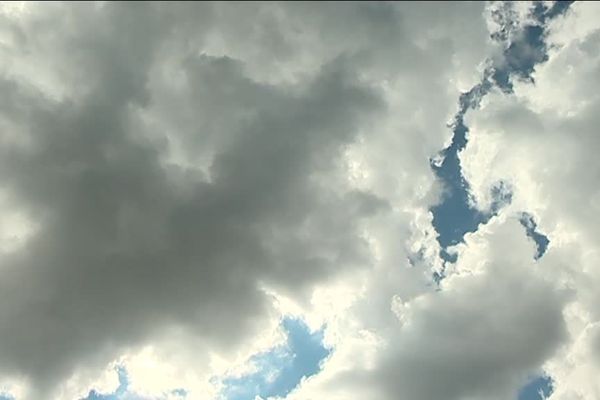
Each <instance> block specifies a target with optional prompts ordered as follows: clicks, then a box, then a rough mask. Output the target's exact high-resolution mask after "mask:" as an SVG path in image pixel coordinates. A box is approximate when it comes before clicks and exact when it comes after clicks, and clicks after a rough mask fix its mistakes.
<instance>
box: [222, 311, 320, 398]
mask: <svg viewBox="0 0 600 400" xmlns="http://www.w3.org/2000/svg"><path fill="white" fill-rule="evenodd" d="M282 326H283V329H284V331H285V332H286V334H287V342H286V344H285V345H284V346H281V347H277V348H274V349H272V350H270V351H268V352H266V353H262V354H257V355H255V356H253V357H252V359H251V360H250V361H251V362H252V363H253V364H254V365H255V367H256V369H257V370H256V372H254V373H252V374H250V375H245V376H242V377H239V378H229V379H225V380H224V381H223V384H224V385H225V389H224V391H223V396H224V398H226V399H227V400H254V398H255V397H256V396H260V397H262V398H265V399H266V398H269V397H273V396H281V397H283V396H285V395H287V394H288V393H289V392H291V391H292V390H293V389H294V388H295V387H296V386H298V384H299V383H300V382H301V381H302V379H303V378H305V377H309V376H312V375H314V374H316V373H318V372H319V371H320V369H321V362H322V361H323V360H324V359H325V358H326V357H327V356H328V355H329V354H330V352H331V350H330V349H327V348H326V347H324V346H323V330H322V329H321V330H319V331H317V332H314V333H311V332H310V329H309V328H308V326H307V325H306V324H305V323H304V322H303V321H302V320H300V319H294V318H284V319H283V321H282Z"/></svg>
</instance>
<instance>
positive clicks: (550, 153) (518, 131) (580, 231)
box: [461, 2, 600, 400]
mask: <svg viewBox="0 0 600 400" xmlns="http://www.w3.org/2000/svg"><path fill="white" fill-rule="evenodd" d="M599 16H600V7H598V6H597V5H596V4H595V3H586V2H583V3H575V4H574V5H572V7H571V8H570V9H569V12H568V13H567V14H566V15H565V16H563V17H559V18H557V19H556V20H554V21H553V22H552V24H551V26H550V29H549V32H550V33H549V35H548V39H547V40H548V42H549V44H550V50H549V54H548V55H549V60H548V61H547V62H546V63H543V64H540V65H539V66H537V67H536V69H535V72H534V74H533V78H534V79H535V84H528V83H524V82H520V83H517V84H516V85H515V93H514V95H506V94H501V93H499V92H495V93H493V94H491V95H490V96H489V97H488V98H487V99H486V102H485V104H484V105H483V107H482V109H481V110H477V111H474V112H472V113H470V114H469V115H468V125H469V126H470V127H471V137H470V142H469V146H468V147H467V149H466V150H465V151H464V153H463V154H462V155H461V160H462V164H463V167H464V171H465V174H466V176H467V178H468V179H469V181H470V182H471V183H472V189H473V192H474V195H475V197H476V199H477V201H478V204H479V205H480V206H481V207H483V208H485V207H486V206H487V205H488V204H489V198H488V197H487V194H486V193H488V190H489V188H490V186H491V185H492V184H493V183H494V182H496V181H498V180H500V179H503V180H506V181H508V182H509V183H510V184H511V186H512V187H513V189H514V195H513V202H512V205H511V206H510V207H509V208H508V209H507V210H506V211H505V212H506V213H511V212H519V211H528V212H532V214H533V215H534V216H535V218H536V220H537V221H538V222H539V227H540V230H541V231H542V232H544V233H545V234H546V235H547V236H548V237H549V238H550V248H549V251H548V253H547V255H546V256H544V258H543V259H542V260H541V261H540V266H541V268H543V270H544V271H545V274H546V275H547V276H549V277H551V279H552V280H553V281H554V282H555V285H556V286H562V287H565V288H568V289H569V290H570V291H571V293H572V295H571V296H572V298H571V303H570V305H569V307H568V308H566V309H565V316H566V321H567V328H568V332H569V339H568V341H567V342H566V343H565V345H564V347H563V348H562V349H561V351H560V353H559V354H558V355H557V356H556V357H555V358H553V359H552V360H550V361H549V362H548V363H547V364H546V369H547V371H548V372H549V373H550V374H551V376H552V378H553V379H554V380H555V385H554V386H555V392H554V394H553V395H552V396H551V397H550V398H551V399H553V400H559V399H595V398H598V395H599V393H600V387H599V386H598V380H597V379H595V378H592V376H597V375H598V373H599V372H600V371H599V370H598V368H599V367H598V365H599V364H598V360H599V358H598V352H597V350H596V349H597V346H598V345H597V343H598V339H597V336H596V333H595V332H596V326H597V323H598V318H599V317H600V314H599V312H600V309H599V308H598V290H597V284H598V279H599V278H600V274H599V271H598V268H597V265H598V260H599V251H600V249H599V248H598V244H597V237H598V234H599V233H600V232H599V231H598V224H597V223H596V221H597V215H598V212H599V211H600V204H599V203H598V200H597V199H598V198H600V191H599V189H598V184H597V183H598V176H600V175H598V174H599V173H600V164H599V163H598V162H597V161H596V160H597V159H598V157H597V154H596V153H597V149H598V148H600V142H599V141H598V135H597V126H598V122H599V121H598V113H597V111H596V110H597V108H598V105H599V101H600V98H599V97H598V87H599V83H600V82H599V81H598V71H599V67H600V47H599V46H598V45H597V43H598V40H597V38H598V37H599V36H598V35H600V27H599V26H598V24H597V21H598V17H599Z"/></svg>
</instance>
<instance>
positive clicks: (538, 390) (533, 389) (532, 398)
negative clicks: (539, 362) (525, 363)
mask: <svg viewBox="0 0 600 400" xmlns="http://www.w3.org/2000/svg"><path fill="white" fill-rule="evenodd" d="M550 394H552V379H550V378H549V377H547V376H538V377H536V378H534V379H532V380H531V381H530V382H529V383H528V384H526V385H525V386H523V388H521V390H520V391H519V397H518V400H542V399H545V398H547V397H548V396H550Z"/></svg>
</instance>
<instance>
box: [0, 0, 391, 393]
mask: <svg viewBox="0 0 600 400" xmlns="http://www.w3.org/2000/svg"><path fill="white" fill-rule="evenodd" d="M40 7H48V9H47V10H45V11H47V14H45V15H41V14H44V13H36V14H35V18H31V19H29V20H16V21H11V24H13V25H12V28H13V29H14V30H15V31H16V32H18V33H19V34H18V35H17V36H18V38H19V45H20V46H21V47H19V48H18V49H17V48H15V49H14V52H15V54H13V56H14V57H15V58H18V57H19V56H22V57H27V56H28V53H29V52H32V53H37V54H38V55H40V61H47V62H48V64H46V65H41V64H39V65H35V66H32V67H33V68H35V69H40V71H41V72H40V75H39V76H36V75H33V76H28V75H26V76H18V74H4V76H3V77H2V82H1V87H2V102H1V107H0V116H1V119H2V121H3V123H5V124H6V126H11V127H14V128H15V130H14V131H12V132H9V131H7V132H5V133H4V134H3V141H2V144H1V146H0V160H1V161H0V164H1V165H0V170H1V172H0V179H1V181H2V189H3V191H4V192H6V193H7V196H8V197H10V199H12V204H13V205H14V209H18V210H19V212H21V213H23V214H25V215H27V216H28V218H29V219H30V220H32V221H34V223H35V225H36V230H35V233H33V234H32V236H31V237H30V238H28V239H27V241H26V243H25V244H24V245H23V246H21V247H20V248H18V249H17V250H15V251H13V252H10V253H6V254H3V255H2V280H1V281H0V293H1V296H2V300H1V302H0V304H1V305H0V337H1V338H2V339H1V340H0V360H1V362H0V370H1V371H2V372H3V373H5V374H7V375H13V374H16V375H23V376H25V377H26V378H27V379H29V381H30V383H31V384H32V385H34V389H35V391H34V392H32V393H30V395H29V398H38V399H39V398H44V397H47V398H51V397H52V396H53V395H52V393H53V390H54V389H55V388H56V387H57V385H59V384H60V383H61V382H62V381H64V380H65V379H66V378H68V377H69V376H70V375H71V374H73V373H75V372H76V370H77V368H78V367H80V366H83V365H95V366H97V367H98V368H100V367H101V366H103V365H106V363H108V362H109V361H111V360H113V359H114V358H115V357H117V356H118V355H119V354H120V352H122V351H124V349H126V348H127V347H129V346H135V345H139V344H140V343H145V342H147V341H150V340H152V338H153V337H156V336H160V335H161V334H162V332H163V331H164V330H165V329H170V328H173V327H177V328H181V329H184V330H187V331H189V332H191V333H192V334H193V335H196V336H198V337H199V338H201V339H202V340H203V341H206V342H207V343H210V345H211V346H216V348H221V349H225V348H227V347H228V346H231V345H232V344H235V343H236V342H237V341H238V340H239V339H241V338H244V337H246V336H249V335H251V334H252V333H253V332H254V333H255V332H258V330H259V329H260V328H261V324H263V323H265V318H267V317H268V316H269V312H270V311H269V310H270V305H269V303H268V302H267V301H266V296H265V295H264V293H263V292H262V291H261V289H260V285H261V284H263V283H264V284H268V285H270V286H271V287H276V288H279V289H280V290H282V291H284V292H286V293H288V294H291V295H293V296H296V297H299V298H302V293H303V291H304V288H305V287H307V285H309V284H310V283H311V282H314V281H315V280H322V279H325V278H327V277H328V276H332V275H333V274H334V273H335V272H336V269H337V268H338V266H339V265H345V266H346V267H348V266H351V265H358V264H359V263H361V262H364V261H365V260H366V259H367V258H368V253H367V251H366V246H365V245H364V243H363V242H364V241H363V239H362V238H361V237H360V236H359V234H358V232H357V230H356V224H355V221H356V219H357V217H360V215H361V214H365V213H366V214H368V213H370V212H372V211H371V209H372V208H373V207H376V206H377V204H378V202H379V201H378V200H377V199H374V200H373V201H371V199H372V195H367V194H365V195H363V194H360V193H359V194H358V195H357V196H358V197H356V196H355V195H354V194H353V193H354V192H352V193H349V194H348V195H346V194H345V193H344V192H343V191H340V190H339V187H336V186H335V185H330V184H325V183H322V182H319V180H318V179H317V178H318V177H319V175H320V174H324V173H330V172H331V171H335V170H336V168H338V167H339V157H340V154H341V151H342V150H343V148H344V146H345V145H346V144H348V143H351V142H352V141H353V140H354V138H355V136H356V133H357V132H358V130H359V129H360V127H361V126H362V125H363V124H364V122H365V121H368V120H369V118H371V117H372V116H374V115H375V114H376V112H377V110H378V109H381V100H379V98H378V95H377V93H376V92H375V91H373V90H372V89H369V88H367V87H365V86H363V85H361V84H360V83H358V82H359V81H358V80H357V79H356V77H355V76H354V73H353V71H352V70H351V69H348V68H346V62H345V61H344V60H343V59H334V60H332V61H331V62H328V63H327V64H326V65H324V66H323V67H322V68H320V69H319V71H317V72H316V73H315V74H314V75H313V76H311V77H307V78H306V79H303V81H302V82H299V83H297V84H295V85H293V86H283V87H275V86H272V85H269V84H267V83H260V82H257V81H255V80H254V79H252V78H251V77H249V76H248V75H247V74H246V72H245V71H244V63H243V62H241V61H238V60H235V59H232V58H229V57H226V56H223V57H220V56H209V55H204V54H186V55H185V57H182V59H181V60H180V64H179V67H180V68H179V72H180V73H181V74H183V76H184V79H185V81H186V84H187V87H186V90H187V91H188V93H189V94H190V96H189V97H187V98H186V102H187V103H186V104H185V105H184V107H185V110H177V109H174V110H173V111H174V112H175V113H177V112H181V113H188V115H192V116H194V118H193V119H189V120H188V121H187V123H188V126H187V127H186V128H187V129H188V130H187V131H185V132H182V136H178V132H177V131H169V132H161V131H160V128H159V127H155V126H152V124H151V123H144V122H143V121H141V120H140V118H139V115H141V114H143V112H144V110H146V109H149V108H151V107H153V106H154V105H155V104H157V103H159V102H160V101H162V100H159V99H157V98H156V97H155V96H159V95H157V94H156V93H153V92H152V90H151V89H150V88H149V86H150V85H151V82H150V74H151V71H152V68H153V67H155V64H156V63H160V57H161V56H162V55H164V52H165V51H168V50H169V48H168V45H169V40H174V39H173V38H176V39H178V40H184V38H183V37H182V36H178V35H179V31H184V32H185V29H186V26H185V24H184V25H183V26H179V25H178V21H179V16H183V15H186V14H187V13H188V11H190V10H188V7H190V5H187V4H175V5H172V6H171V5H169V6H167V5H166V4H134V3H107V4H103V5H101V6H100V5H93V4H85V5H83V4H78V5H73V6H70V5H68V6H64V7H56V6H41V5H40ZM55 7H56V9H54V8H55ZM197 7H198V8H196V7H193V9H192V10H191V11H193V12H194V13H195V15H198V16H202V14H203V12H202V10H203V9H204V8H210V7H209V6H205V5H198V6H197ZM209 12H210V11H209ZM173 14H176V15H177V16H178V18H174V17H173ZM188 18H190V19H192V17H188ZM183 21H184V22H185V19H183ZM50 24H51V25H50ZM187 28H189V26H188V27H187ZM200 30H201V29H200ZM43 35H48V36H45V37H44V36H43ZM17 53H22V54H17ZM34 55H36V54H34ZM46 73H48V74H49V75H52V74H53V77H52V79H54V82H55V83H56V85H58V86H59V87H60V86H62V85H64V86H65V90H64V92H63V93H64V95H60V92H59V90H54V89H53V88H50V89H49V90H46V89H47V87H43V86H42V87H41V85H40V84H39V82H37V80H38V79H41V78H42V77H43V75H44V74H46ZM15 75H16V76H15ZM52 79H49V80H48V81H52ZM175 107H180V105H176V106H175ZM183 122H186V121H183ZM183 122H182V123H183ZM13 136H14V137H15V138H14V140H13ZM172 136H177V137H178V139H180V140H181V143H182V144H183V146H184V147H185V148H186V149H188V150H189V151H190V153H193V152H194V151H198V152H199V153H203V152H205V153H204V154H209V155H210V156H211V159H210V163H209V165H208V168H207V170H206V171H201V170H198V169H194V168H190V167H187V166H185V165H178V164H177V163H176V162H169V163H166V162H164V156H165V154H166V153H167V152H168V151H169V146H170V142H169V140H171V139H170V137H172ZM357 201H358V203H360V204H359V205H358V206H353V204H356V202H357ZM369 201H371V203H373V204H375V205H369ZM9 211H10V210H9Z"/></svg>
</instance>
